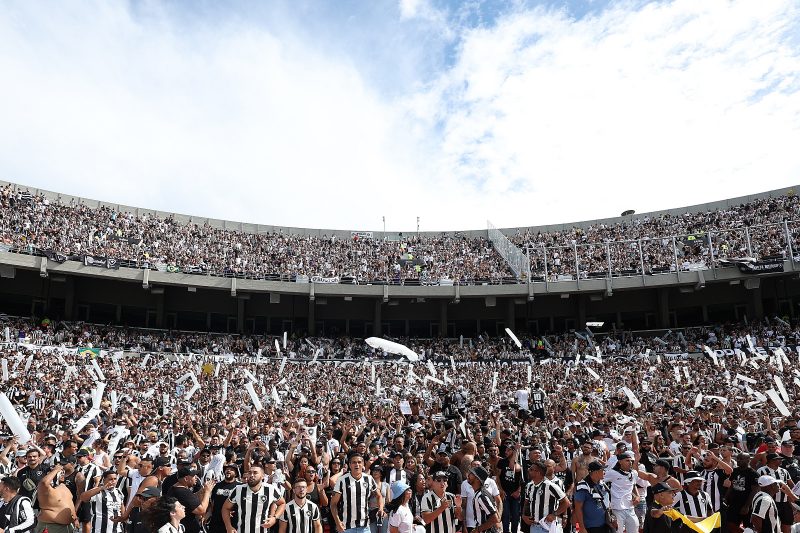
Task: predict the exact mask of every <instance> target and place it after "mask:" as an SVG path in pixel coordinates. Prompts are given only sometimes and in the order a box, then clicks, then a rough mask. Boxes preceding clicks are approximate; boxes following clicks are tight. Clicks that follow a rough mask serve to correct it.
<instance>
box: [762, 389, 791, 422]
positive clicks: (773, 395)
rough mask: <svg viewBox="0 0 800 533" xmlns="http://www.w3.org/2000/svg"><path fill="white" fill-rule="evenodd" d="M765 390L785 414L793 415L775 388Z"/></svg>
mask: <svg viewBox="0 0 800 533" xmlns="http://www.w3.org/2000/svg"><path fill="white" fill-rule="evenodd" d="M765 392H766V394H767V396H769V399H770V400H772V403H774V404H775V407H777V408H778V411H779V412H780V413H781V414H782V415H783V416H791V415H792V413H791V411H789V409H788V408H787V407H786V404H785V403H783V400H781V397H780V395H779V394H778V393H777V392H775V389H769V390H768V391H765Z"/></svg>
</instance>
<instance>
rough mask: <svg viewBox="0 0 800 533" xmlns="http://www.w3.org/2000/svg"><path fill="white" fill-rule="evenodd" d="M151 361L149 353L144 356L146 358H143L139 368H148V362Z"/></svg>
mask: <svg viewBox="0 0 800 533" xmlns="http://www.w3.org/2000/svg"><path fill="white" fill-rule="evenodd" d="M149 360H150V354H149V353H146V354H144V357H143V358H142V362H141V364H140V365H139V368H144V367H146V366H147V361H149Z"/></svg>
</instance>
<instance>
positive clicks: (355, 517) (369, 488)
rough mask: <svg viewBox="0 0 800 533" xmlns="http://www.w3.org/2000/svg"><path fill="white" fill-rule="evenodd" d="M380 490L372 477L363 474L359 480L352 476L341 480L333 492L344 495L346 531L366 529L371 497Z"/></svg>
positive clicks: (343, 517)
mask: <svg viewBox="0 0 800 533" xmlns="http://www.w3.org/2000/svg"><path fill="white" fill-rule="evenodd" d="M376 490H378V485H377V484H376V483H375V480H374V479H373V478H372V476H367V475H365V474H362V475H361V477H360V478H359V479H356V478H354V477H353V476H352V475H350V474H345V475H343V476H342V477H340V478H339V481H337V482H336V485H335V486H334V488H333V492H336V493H339V494H341V495H342V500H341V507H340V509H341V513H342V523H343V524H344V528H345V529H351V528H354V527H366V526H367V525H368V524H369V497H370V496H371V495H372V493H373V492H375V491H376Z"/></svg>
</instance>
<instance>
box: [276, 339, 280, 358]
mask: <svg viewBox="0 0 800 533" xmlns="http://www.w3.org/2000/svg"><path fill="white" fill-rule="evenodd" d="M275 351H276V352H277V353H278V355H280V354H281V345H280V343H279V342H278V339H275Z"/></svg>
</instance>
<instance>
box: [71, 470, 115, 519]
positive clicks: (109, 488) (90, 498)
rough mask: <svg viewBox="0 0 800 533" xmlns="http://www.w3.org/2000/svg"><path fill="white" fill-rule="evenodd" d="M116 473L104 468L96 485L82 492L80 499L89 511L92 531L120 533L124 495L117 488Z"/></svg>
mask: <svg viewBox="0 0 800 533" xmlns="http://www.w3.org/2000/svg"><path fill="white" fill-rule="evenodd" d="M117 478H118V476H117V473H116V471H114V470H106V471H105V472H104V473H103V477H102V481H101V482H100V484H98V485H97V486H96V487H94V488H92V489H90V490H87V491H85V492H83V493H82V494H81V496H80V501H81V503H83V504H88V506H89V510H90V512H91V527H92V531H93V532H94V533H122V531H123V528H122V520H121V516H122V513H124V512H125V496H124V495H123V494H122V491H121V490H119V489H118V488H117Z"/></svg>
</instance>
